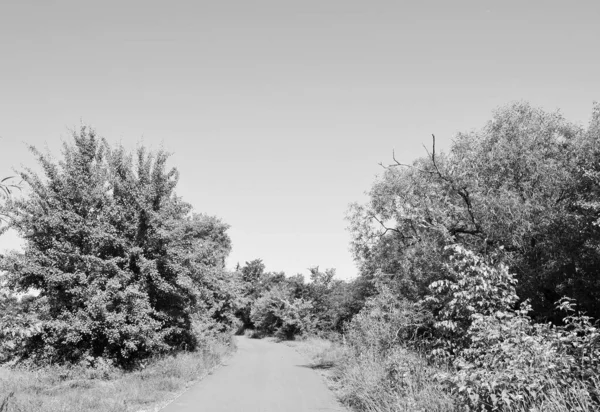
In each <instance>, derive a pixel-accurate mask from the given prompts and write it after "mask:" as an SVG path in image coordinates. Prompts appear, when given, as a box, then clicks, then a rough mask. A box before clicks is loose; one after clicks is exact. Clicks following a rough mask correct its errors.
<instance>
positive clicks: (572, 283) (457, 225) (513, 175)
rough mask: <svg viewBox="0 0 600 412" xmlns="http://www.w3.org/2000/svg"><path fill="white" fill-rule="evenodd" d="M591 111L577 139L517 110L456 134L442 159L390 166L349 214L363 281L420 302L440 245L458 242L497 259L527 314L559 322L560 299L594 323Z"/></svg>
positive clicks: (542, 115)
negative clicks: (380, 281)
mask: <svg viewBox="0 0 600 412" xmlns="http://www.w3.org/2000/svg"><path fill="white" fill-rule="evenodd" d="M597 112H598V109H597V108H596V109H595V112H594V113H595V114H594V119H595V120H593V121H592V123H591V124H590V127H589V129H588V131H585V130H583V129H582V128H580V127H578V126H576V125H573V124H571V123H569V122H568V121H566V120H565V119H564V118H563V117H562V116H561V115H560V114H559V113H546V112H544V111H542V110H540V109H535V108H532V107H531V106H529V105H528V104H525V103H515V104H512V105H509V106H507V107H504V108H501V109H499V110H498V111H497V112H496V113H495V114H494V117H493V119H492V120H491V121H490V122H489V123H488V124H487V125H486V126H485V127H484V128H483V129H482V130H481V131H478V132H473V133H461V134H459V135H458V136H457V137H456V138H455V140H454V142H453V144H452V146H451V149H450V151H449V153H448V154H444V153H437V152H436V151H435V140H434V143H433V148H432V150H431V152H428V155H427V157H424V158H421V159H417V160H416V161H414V162H413V163H412V164H410V165H405V164H401V163H400V162H398V161H396V160H395V159H394V163H393V164H392V165H390V166H388V167H386V168H385V171H384V174H383V176H382V177H381V179H379V180H378V181H377V182H375V184H374V185H373V187H372V189H371V191H370V202H369V203H368V204H366V205H354V206H353V207H352V209H351V215H350V223H351V225H350V226H351V230H352V232H353V251H354V255H355V258H356V259H357V260H358V261H359V263H360V265H361V273H362V275H363V276H366V277H373V276H375V274H376V273H381V275H380V276H383V277H385V278H387V279H388V281H389V283H390V287H392V288H393V289H395V290H396V291H397V293H400V294H402V295H403V296H405V297H407V298H409V299H412V300H419V299H421V298H422V297H424V296H425V295H427V294H428V286H429V284H431V283H432V282H434V281H436V280H438V279H439V278H440V276H442V274H443V273H444V270H443V265H444V262H445V258H444V248H445V247H446V246H448V245H451V244H459V245H462V246H464V247H466V248H467V249H469V250H473V251H475V252H477V253H480V254H483V255H488V254H497V253H499V254H500V255H501V260H502V261H503V262H504V263H506V264H507V265H508V266H509V268H510V270H511V272H514V273H515V275H516V278H517V280H518V281H519V283H518V289H517V292H518V295H519V297H520V298H521V299H531V302H532V305H533V308H534V315H535V316H536V317H537V318H546V319H548V318H549V319H555V320H557V319H560V317H557V316H556V312H555V310H554V302H556V301H557V300H558V299H559V298H560V297H561V296H563V295H568V296H571V297H574V298H576V299H577V301H578V302H579V303H580V305H581V306H582V307H583V308H585V310H587V311H588V313H590V314H593V315H594V316H596V317H598V316H599V315H600V309H599V308H600V305H598V302H600V283H599V281H598V278H597V276H596V273H597V271H598V268H599V267H600V250H599V248H598V243H599V240H600V237H599V236H600V232H599V231H598V226H597V225H594V222H595V221H596V219H597V217H598V214H597V212H594V207H593V201H592V199H591V198H590V196H592V195H593V194H594V193H597V191H594V189H593V188H594V187H596V186H595V183H594V179H593V171H592V170H593V165H594V164H597V160H596V159H598V157H597V154H596V153H598V149H597V148H598V142H599V139H600V135H599V134H598V133H597V132H596V130H597V124H598V121H597V119H598V115H597ZM592 149H593V150H592ZM585 176H587V177H588V180H586V179H585V178H584V177H585ZM586 205H587V206H590V207H591V209H590V208H589V207H588V208H587V209H586Z"/></svg>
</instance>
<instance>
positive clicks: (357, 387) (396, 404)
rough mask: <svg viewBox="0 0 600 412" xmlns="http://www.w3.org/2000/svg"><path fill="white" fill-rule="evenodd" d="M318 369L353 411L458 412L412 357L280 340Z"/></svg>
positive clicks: (423, 364) (321, 342)
mask: <svg viewBox="0 0 600 412" xmlns="http://www.w3.org/2000/svg"><path fill="white" fill-rule="evenodd" d="M286 344H288V345H289V346H292V347H294V348H295V349H296V350H297V351H298V352H300V353H301V354H303V355H304V356H305V357H306V358H307V359H308V360H309V366H311V367H312V368H314V369H318V370H320V372H321V374H322V375H323V376H324V377H325V379H326V381H327V383H328V385H329V387H330V388H331V389H332V390H333V391H334V393H335V394H336V395H337V397H338V398H339V400H340V401H341V402H342V403H343V404H344V405H346V406H348V407H350V408H351V409H352V410H355V411H361V412H362V411H366V412H392V411H393V412H399V411H407V412H408V411H410V412H420V411H423V412H446V411H457V410H459V409H458V408H457V407H456V405H455V402H454V400H453V399H452V398H451V397H450V396H449V395H447V394H446V393H445V392H444V391H443V388H442V386H441V384H440V383H439V382H437V381H436V378H435V375H436V372H437V370H436V369H435V368H432V367H430V366H428V365H427V363H426V361H425V360H424V359H421V358H420V357H419V356H417V355H416V354H415V353H412V352H410V351H407V350H405V349H402V348H396V349H394V350H392V351H390V352H388V353H387V354H385V356H383V355H381V354H378V353H376V352H375V351H368V350H366V351H364V352H362V353H355V352H354V351H353V350H352V349H351V348H349V347H348V346H347V345H344V344H343V343H342V342H331V341H328V340H325V339H320V338H314V337H313V338H306V339H304V340H298V341H292V342H286Z"/></svg>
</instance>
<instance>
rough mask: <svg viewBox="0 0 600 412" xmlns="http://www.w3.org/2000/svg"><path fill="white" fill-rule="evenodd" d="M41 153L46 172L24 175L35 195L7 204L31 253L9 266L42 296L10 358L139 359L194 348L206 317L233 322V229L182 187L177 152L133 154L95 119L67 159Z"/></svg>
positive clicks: (9, 276)
mask: <svg viewBox="0 0 600 412" xmlns="http://www.w3.org/2000/svg"><path fill="white" fill-rule="evenodd" d="M31 150H32V152H33V153H34V154H35V155H36V157H37V160H38V162H39V164H40V166H41V168H42V170H43V173H42V174H41V175H39V174H37V173H35V172H34V171H33V170H32V169H25V170H24V171H23V172H21V173H20V177H21V178H22V179H23V182H24V184H25V185H26V186H27V188H28V192H27V194H26V196H24V197H22V198H18V199H12V200H10V201H9V202H8V203H7V204H6V205H5V206H4V207H3V208H2V212H3V213H5V214H6V215H7V216H9V217H10V226H11V227H12V228H14V229H15V230H17V231H18V232H19V234H20V235H21V236H22V237H23V238H24V239H25V241H26V243H25V250H24V252H23V253H18V252H15V253H12V254H10V255H8V256H6V257H4V258H3V259H2V261H1V262H0V265H1V269H2V270H4V271H6V282H7V285H8V287H9V288H10V289H11V290H12V291H16V292H26V291H28V290H30V289H35V290H37V291H38V292H39V296H37V297H36V298H35V299H33V300H32V301H31V302H29V303H28V305H29V307H30V310H29V311H27V313H28V314H29V315H28V322H29V326H30V329H29V333H27V334H26V335H24V336H20V337H18V338H19V339H20V340H19V341H14V342H13V344H12V346H13V349H12V352H11V353H9V354H8V356H10V357H13V358H14V357H17V358H21V359H23V358H28V359H30V360H32V361H34V362H36V363H53V362H77V361H79V360H81V359H84V358H86V359H95V358H98V357H105V358H107V359H110V360H112V361H114V362H115V363H117V364H120V365H123V366H128V365H132V364H133V363H135V362H136V361H137V360H139V359H142V358H145V357H148V356H151V355H153V354H156V353H161V352H166V351H170V350H173V349H177V348H182V349H184V348H188V349H191V348H193V347H194V346H195V345H196V338H195V336H194V333H193V323H194V321H195V319H198V318H203V319H205V320H206V319H212V320H213V321H214V322H221V321H224V320H225V319H228V321H232V320H233V318H232V316H229V312H233V310H234V309H233V308H232V307H229V306H227V305H228V303H227V302H230V301H232V300H234V299H235V298H234V297H233V295H235V294H236V292H235V290H234V289H235V286H234V285H233V284H232V282H231V281H230V280H229V279H228V278H227V276H226V274H225V273H224V262H225V257H226V256H227V254H228V253H229V250H230V248H231V242H230V240H229V237H228V235H227V234H226V230H227V227H228V226H227V225H225V224H224V223H222V222H221V221H220V220H218V219H217V218H214V217H209V216H205V215H197V214H193V213H192V208H191V206H190V205H189V204H188V203H186V202H184V201H183V200H182V199H181V198H179V197H177V196H176V195H175V192H174V191H175V187H176V185H177V180H178V173H177V171H176V170H175V169H169V168H168V167H167V159H168V154H167V153H165V152H163V151H158V152H155V153H151V152H147V151H146V150H145V149H144V148H140V149H138V151H137V152H136V153H135V154H129V153H127V152H126V151H125V150H124V149H123V148H122V147H116V148H115V147H111V146H110V145H109V144H108V143H107V142H106V141H105V140H103V139H100V138H99V137H97V136H96V134H95V132H94V131H93V130H91V129H88V128H85V127H84V128H82V129H81V130H80V131H79V132H77V133H74V135H73V140H72V141H71V142H67V143H65V144H64V146H63V152H62V155H63V156H62V160H60V161H58V162H57V161H54V160H53V159H52V158H51V157H50V156H49V155H47V154H44V153H41V152H39V151H38V150H37V149H35V148H33V147H32V148H31ZM230 306H233V305H230ZM24 313H25V312H21V313H20V314H19V315H20V316H22V315H23V314H24ZM13 319H14V318H13ZM3 321H4V322H5V321H6V319H5V320H3ZM5 355H6V353H5Z"/></svg>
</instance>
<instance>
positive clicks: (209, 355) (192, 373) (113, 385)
mask: <svg viewBox="0 0 600 412" xmlns="http://www.w3.org/2000/svg"><path fill="white" fill-rule="evenodd" d="M233 350H234V345H233V341H232V340H229V341H210V342H209V343H207V344H206V345H205V346H204V347H203V348H202V349H200V350H198V351H196V352H185V353H179V354H177V355H174V356H165V357H162V358H160V359H155V360H153V361H151V362H149V364H148V365H147V366H146V367H145V368H144V369H142V370H138V371H134V372H123V371H121V370H118V369H115V368H103V369H101V370H100V369H86V368H83V367H77V366H72V367H53V368H45V369H37V370H24V369H10V368H8V367H0V412H34V411H36V412H37V411H42V410H43V411H45V412H81V411H89V412H155V411H158V410H159V409H160V408H161V407H163V406H164V405H166V404H168V403H169V402H170V401H171V400H172V399H174V398H175V397H177V396H178V395H179V394H180V393H181V392H183V391H184V390H185V388H186V387H188V386H189V385H190V384H191V383H193V382H194V381H197V380H199V379H201V378H203V377H204V376H206V375H207V374H208V373H210V371H211V370H213V369H214V368H215V367H216V366H218V365H219V364H220V363H221V361H222V359H223V358H224V357H226V356H227V355H229V354H230V353H231V352H233Z"/></svg>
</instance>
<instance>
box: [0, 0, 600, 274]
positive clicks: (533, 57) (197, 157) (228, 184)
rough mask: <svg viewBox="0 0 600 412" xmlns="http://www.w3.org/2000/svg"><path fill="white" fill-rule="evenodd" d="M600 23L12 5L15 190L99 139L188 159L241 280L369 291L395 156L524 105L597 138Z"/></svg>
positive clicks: (3, 112) (189, 194) (5, 75)
mask: <svg viewBox="0 0 600 412" xmlns="http://www.w3.org/2000/svg"><path fill="white" fill-rule="evenodd" d="M599 21H600V2H598V1H597V0H593V1H586V0H581V1H574V2H567V1H549V0H545V1H533V0H532V1H527V2H523V1H487V0H479V1H451V2H450V1H446V0H442V1H418V2H417V1H401V0H396V1H377V0H369V1H366V0H363V1H355V0H302V1H288V0H276V1H263V0H260V1H251V0H236V1H232V0H219V1H202V0H195V1H177V0H171V1H154V0H144V1H127V0H119V1H113V0H104V1H101V2H100V1H93V2H92V1H86V0H77V1H51V0H43V1H30V0H15V1H13V0H0V176H9V175H11V174H13V169H15V168H16V169H20V168H22V167H28V166H34V165H35V161H34V158H33V156H32V155H31V153H29V152H28V150H27V146H26V144H32V145H34V146H36V147H40V148H44V147H47V148H48V150H50V151H51V152H52V153H53V154H55V155H56V157H57V158H59V157H60V146H61V141H64V140H67V141H68V140H69V136H70V133H71V132H70V131H71V130H74V129H77V128H78V127H79V126H80V125H82V124H85V125H90V126H92V127H93V128H94V129H95V130H96V131H97V133H98V134H99V135H101V136H103V137H105V138H106V139H108V141H109V142H112V143H122V144H124V145H125V146H126V147H128V148H131V149H134V148H135V147H136V146H137V145H138V144H144V145H145V146H148V147H150V148H153V149H159V148H161V147H164V148H165V149H166V150H168V151H169V152H172V153H173V155H172V157H171V165H172V166H175V167H177V168H178V170H179V172H180V174H181V178H180V183H179V186H178V190H177V192H178V194H179V195H181V196H182V197H183V198H184V199H185V200H186V201H188V202H189V203H191V204H192V205H193V206H194V208H195V210H196V211H197V212H202V213H208V214H211V215H216V216H218V217H220V218H221V219H222V220H223V221H225V222H226V223H228V224H229V225H231V228H230V229H229V234H230V236H231V238H232V242H233V250H232V253H231V256H230V258H229V261H228V265H229V266H230V267H233V266H234V265H235V264H236V263H237V262H239V263H241V264H244V262H246V261H250V260H253V259H257V258H260V259H262V260H263V262H264V263H265V264H266V267H267V270H271V271H285V272H286V273H287V274H289V275H294V274H296V273H303V274H305V275H306V274H307V273H308V270H307V269H308V268H309V267H312V266H319V267H320V268H322V269H325V268H336V270H337V274H338V276H339V277H340V278H343V279H350V278H353V277H354V276H356V274H357V269H356V266H355V263H354V262H353V260H352V255H351V253H350V250H349V242H350V233H349V232H348V231H347V229H346V228H347V225H348V223H347V221H346V220H345V216H346V213H347V210H348V205H349V204H350V203H352V202H365V201H366V200H367V199H368V197H367V196H366V194H365V193H366V192H367V191H368V190H369V188H370V186H371V184H372V183H373V182H374V180H375V178H376V176H377V175H378V174H380V173H381V171H382V168H381V166H379V163H380V162H383V163H388V162H390V161H391V156H392V150H394V151H395V153H396V157H397V158H398V159H399V160H400V161H402V162H410V161H412V160H413V159H415V158H417V157H419V156H422V155H424V153H425V152H424V148H423V145H429V144H430V143H431V134H432V133H435V134H436V139H437V144H438V148H440V147H441V148H442V149H448V147H449V146H450V144H451V141H452V137H453V136H454V135H455V134H456V133H457V132H461V131H470V130H474V129H479V128H481V127H482V126H483V125H484V124H485V122H486V121H487V120H489V119H490V118H491V116H492V112H493V110H494V109H496V108H498V107H499V106H503V105H506V104H508V103H510V102H513V101H521V100H525V101H528V102H530V103H531V104H533V105H534V106H540V107H543V108H544V109H546V110H550V111H555V110H557V109H560V110H561V112H562V113H563V114H564V115H565V117H567V118H568V119H570V120H572V121H575V122H577V123H580V124H582V125H585V124H587V121H588V120H589V117H590V115H591V110H592V104H593V102H594V101H596V100H600V76H599V73H600V53H598V44H599V40H600V24H598V22H599ZM18 244H19V239H18V238H17V237H16V236H15V235H14V234H11V233H8V234H5V235H3V236H0V249H7V248H12V247H15V246H17V245H18Z"/></svg>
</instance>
